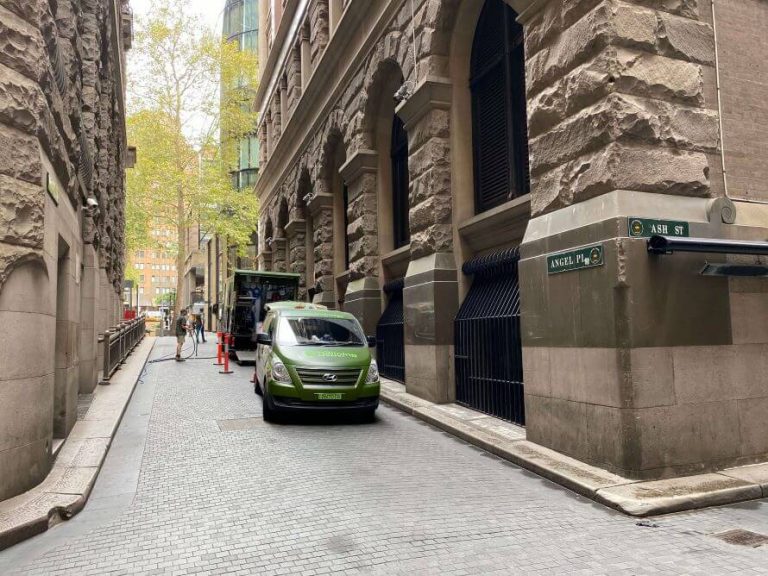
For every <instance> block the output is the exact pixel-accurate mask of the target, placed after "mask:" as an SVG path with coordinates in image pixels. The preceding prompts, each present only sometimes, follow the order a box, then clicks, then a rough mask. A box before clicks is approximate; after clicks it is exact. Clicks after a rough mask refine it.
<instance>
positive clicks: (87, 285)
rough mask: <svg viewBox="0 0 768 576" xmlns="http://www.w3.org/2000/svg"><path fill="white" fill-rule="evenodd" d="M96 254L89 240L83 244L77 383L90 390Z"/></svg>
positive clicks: (94, 376) (94, 340) (94, 351)
mask: <svg viewBox="0 0 768 576" xmlns="http://www.w3.org/2000/svg"><path fill="white" fill-rule="evenodd" d="M99 289H100V283H99V258H98V255H97V254H96V250H95V249H94V247H93V244H85V245H83V273H82V279H81V292H80V302H81V304H80V387H79V392H80V393H81V394H90V393H91V392H93V390H94V389H95V388H96V383H97V382H98V372H99V367H98V365H97V363H96V362H97V358H98V348H97V339H98V324H99V322H98V315H97V308H98V304H97V303H98V301H99Z"/></svg>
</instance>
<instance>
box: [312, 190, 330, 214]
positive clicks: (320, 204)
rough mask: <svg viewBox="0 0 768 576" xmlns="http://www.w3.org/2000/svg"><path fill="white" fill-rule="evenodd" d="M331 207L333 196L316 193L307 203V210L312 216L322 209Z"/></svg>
mask: <svg viewBox="0 0 768 576" xmlns="http://www.w3.org/2000/svg"><path fill="white" fill-rule="evenodd" d="M332 206H333V196H332V195H331V194H325V193H322V192H320V193H317V194H314V195H312V197H311V198H310V199H309V200H308V201H307V209H308V210H309V213H310V214H312V215H313V216H314V215H316V214H318V213H319V212H320V211H321V210H323V209H324V208H331V207H332Z"/></svg>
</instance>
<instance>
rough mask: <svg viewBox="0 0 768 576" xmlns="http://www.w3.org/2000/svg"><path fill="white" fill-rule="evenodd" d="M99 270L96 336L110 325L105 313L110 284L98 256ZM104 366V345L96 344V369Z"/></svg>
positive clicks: (98, 369)
mask: <svg viewBox="0 0 768 576" xmlns="http://www.w3.org/2000/svg"><path fill="white" fill-rule="evenodd" d="M99 264H100V267H99V272H98V282H99V288H98V300H97V302H96V305H97V308H96V321H97V325H96V327H97V329H96V336H97V338H98V336H99V335H100V334H104V331H105V330H107V328H109V327H110V326H111V324H110V323H109V316H108V314H107V310H108V308H107V307H108V301H109V292H110V290H111V289H112V286H111V285H110V284H109V280H108V278H107V269H106V268H104V267H103V266H104V264H103V262H101V258H99ZM103 366H104V347H103V346H97V349H96V370H97V372H98V371H101V370H102V368H103Z"/></svg>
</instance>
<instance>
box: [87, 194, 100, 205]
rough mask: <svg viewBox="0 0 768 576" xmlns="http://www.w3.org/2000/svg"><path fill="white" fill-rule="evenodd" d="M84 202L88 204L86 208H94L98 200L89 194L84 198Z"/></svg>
mask: <svg viewBox="0 0 768 576" xmlns="http://www.w3.org/2000/svg"><path fill="white" fill-rule="evenodd" d="M85 204H86V205H87V206H88V208H96V207H98V205H99V201H98V200H96V198H94V197H93V196H91V197H90V198H88V199H86V201H85Z"/></svg>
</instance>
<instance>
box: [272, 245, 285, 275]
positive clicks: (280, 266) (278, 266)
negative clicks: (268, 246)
mask: <svg viewBox="0 0 768 576" xmlns="http://www.w3.org/2000/svg"><path fill="white" fill-rule="evenodd" d="M272 270H274V271H275V272H285V271H286V239H285V238H273V239H272Z"/></svg>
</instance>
